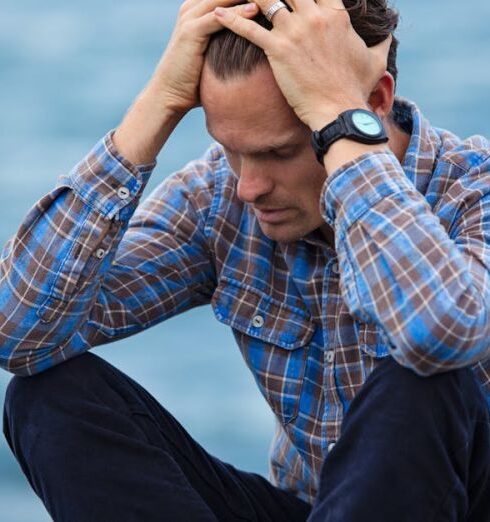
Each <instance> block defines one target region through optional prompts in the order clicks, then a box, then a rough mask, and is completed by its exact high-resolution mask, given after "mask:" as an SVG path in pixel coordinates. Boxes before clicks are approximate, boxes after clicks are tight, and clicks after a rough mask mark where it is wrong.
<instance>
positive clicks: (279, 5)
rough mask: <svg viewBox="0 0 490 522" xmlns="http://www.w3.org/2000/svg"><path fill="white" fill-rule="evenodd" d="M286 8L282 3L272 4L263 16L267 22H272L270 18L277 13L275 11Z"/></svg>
mask: <svg viewBox="0 0 490 522" xmlns="http://www.w3.org/2000/svg"><path fill="white" fill-rule="evenodd" d="M287 8H288V6H287V5H286V4H285V3H284V2H274V3H273V4H272V5H271V6H270V7H269V9H267V11H266V12H265V13H264V16H265V17H266V18H267V20H269V22H272V18H273V16H274V15H275V14H276V13H277V11H279V10H280V9H287Z"/></svg>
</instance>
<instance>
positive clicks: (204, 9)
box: [113, 0, 258, 165]
mask: <svg viewBox="0 0 490 522" xmlns="http://www.w3.org/2000/svg"><path fill="white" fill-rule="evenodd" d="M240 1H241V0H186V1H185V2H184V3H183V4H182V6H181V8H180V11H179V17H178V19H177V23H176V26H175V29H174V32H173V34H172V37H171V39H170V42H169V44H168V46H167V48H166V50H165V52H164V54H163V56H162V58H161V60H160V62H159V64H158V66H157V68H156V70H155V72H154V74H153V76H152V78H151V80H150V81H149V83H148V85H147V86H146V87H145V89H144V90H143V91H142V92H141V94H140V95H139V96H138V98H137V99H136V101H135V102H134V104H133V105H132V107H131V108H130V110H129V111H128V113H127V114H126V116H125V118H124V120H123V122H122V123H121V125H120V126H119V127H118V129H117V130H116V132H115V134H114V137H113V140H114V144H115V146H116V148H117V149H118V151H119V152H120V153H121V154H122V155H123V156H124V157H126V158H127V159H128V160H129V161H131V162H132V163H134V164H137V165H138V164H145V163H151V162H153V161H154V160H155V158H156V156H157V155H158V153H159V152H160V150H161V148H162V147H163V145H164V144H165V142H166V141H167V139H168V137H169V136H170V134H171V133H172V131H173V130H174V128H175V126H176V125H177V123H178V122H179V121H180V119H181V118H182V117H183V116H184V115H185V114H186V113H187V112H188V111H189V110H191V109H192V108H193V107H196V106H198V105H199V81H200V78H201V72H202V67H203V63H204V53H205V51H206V48H207V46H208V42H209V38H210V36H211V35H212V34H213V33H215V32H217V31H219V30H221V29H223V25H222V24H221V23H220V21H219V19H217V17H216V16H215V15H214V9H215V8H216V7H232V8H233V10H237V11H238V13H239V14H240V15H241V16H243V17H245V18H253V17H254V16H255V15H256V14H257V13H258V7H257V6H256V5H255V4H253V3H251V4H250V3H249V4H243V5H236V4H238V3H239V2H240Z"/></svg>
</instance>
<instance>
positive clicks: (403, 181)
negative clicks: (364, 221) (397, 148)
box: [320, 151, 415, 239]
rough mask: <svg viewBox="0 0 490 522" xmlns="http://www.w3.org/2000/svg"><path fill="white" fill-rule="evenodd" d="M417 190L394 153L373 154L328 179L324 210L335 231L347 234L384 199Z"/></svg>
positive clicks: (322, 204) (338, 171) (324, 214)
mask: <svg viewBox="0 0 490 522" xmlns="http://www.w3.org/2000/svg"><path fill="white" fill-rule="evenodd" d="M414 190H415V187H414V186H413V184H412V183H411V182H410V181H409V180H408V178H407V177H406V175H405V173H404V172H403V169H402V167H401V165H400V162H399V161H398V159H397V158H396V156H395V155H394V154H393V153H391V152H384V151H380V152H371V153H368V154H363V155H362V156H360V157H359V158H357V159H355V160H353V161H351V162H349V163H347V164H346V165H344V166H343V167H342V168H340V169H338V170H337V171H335V172H334V173H333V174H332V175H331V176H329V177H328V178H327V180H326V182H325V184H324V186H323V190H322V195H321V200H320V208H321V212H322V216H323V218H324V219H325V221H326V222H327V223H328V224H329V225H330V226H331V227H332V228H335V229H337V230H339V229H340V231H347V230H348V229H349V228H350V226H351V225H352V224H353V223H354V222H355V221H357V220H358V219H359V218H360V217H361V216H362V215H363V214H364V213H365V212H367V211H368V210H369V209H371V208H372V207H373V206H374V205H376V203H378V202H379V201H380V200H382V199H383V198H385V197H387V196H391V195H393V194H397V193H400V192H406V191H410V192H413V191H414ZM339 239H340V236H339Z"/></svg>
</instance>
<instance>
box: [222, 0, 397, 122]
mask: <svg viewBox="0 0 490 522" xmlns="http://www.w3.org/2000/svg"><path fill="white" fill-rule="evenodd" d="M256 3H257V4H258V5H259V7H260V8H261V10H262V11H263V12H264V13H265V12H266V11H267V9H268V8H269V7H270V6H271V5H272V4H273V3H274V0H257V1H256ZM289 5H290V6H291V8H292V10H293V11H292V12H289V11H288V10H287V9H281V10H279V11H278V12H277V13H276V14H275V15H274V17H273V19H272V23H273V29H272V30H271V31H268V30H267V29H264V28H263V27H261V26H259V25H258V24H257V23H255V22H254V21H252V20H247V19H245V18H244V17H243V16H241V15H240V14H239V13H237V12H233V11H231V10H230V9H226V8H217V9H216V11H215V14H216V17H217V18H218V19H219V20H220V21H221V23H222V24H223V25H224V26H225V27H227V28H228V29H230V30H232V31H233V32H235V33H237V34H238V35H240V36H243V37H244V38H246V39H248V40H250V41H251V42H252V43H254V44H255V45H257V46H258V47H261V48H262V49H263V50H264V51H265V53H266V55H267V57H268V60H269V63H270V65H271V67H272V71H273V73H274V76H275V79H276V81H277V83H278V85H279V87H280V89H281V91H282V93H283V94H284V96H285V98H286V99H287V101H288V103H289V105H290V106H291V107H292V108H293V109H294V110H295V112H296V114H297V116H298V117H299V118H300V119H301V120H302V121H303V123H305V124H306V125H308V126H309V127H310V128H311V129H312V130H316V129H319V128H321V127H323V126H324V125H326V124H327V123H328V122H329V121H333V120H334V119H335V118H336V117H337V116H338V115H339V114H340V113H341V112H343V111H344V110H348V109H353V108H368V104H367V102H368V99H369V95H370V94H371V92H372V90H373V89H374V87H375V86H376V84H377V82H378V81H379V79H380V78H381V77H382V76H383V74H384V73H385V72H386V69H387V58H388V52H389V48H390V44H391V40H392V37H391V36H390V37H389V38H387V39H386V40H385V41H384V42H382V43H380V44H379V45H377V46H374V47H371V48H368V47H367V45H366V44H365V42H364V41H363V40H362V38H361V37H360V36H359V35H358V34H357V33H356V31H355V30H354V28H353V27H352V24H351V22H350V18H349V14H348V12H347V11H346V9H345V7H344V4H343V3H342V0H317V1H316V2H315V1H314V0H289Z"/></svg>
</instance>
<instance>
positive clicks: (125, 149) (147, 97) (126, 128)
mask: <svg viewBox="0 0 490 522" xmlns="http://www.w3.org/2000/svg"><path fill="white" fill-rule="evenodd" d="M184 114H185V113H184V112H179V111H176V110H175V109H174V108H173V107H172V106H171V105H169V104H167V103H166V100H165V99H164V98H163V97H161V96H158V95H155V94H154V93H152V92H151V91H149V90H144V91H143V92H142V93H141V94H140V95H139V96H138V98H137V99H136V100H135V102H134V103H133V105H132V106H131V107H130V109H129V110H128V112H127V113H126V115H125V117H124V118H123V121H122V122H121V124H120V125H119V127H118V128H117V129H116V132H115V133H114V136H113V142H114V145H115V147H116V149H117V150H118V152H119V153H120V154H122V155H123V156H124V157H125V158H126V159H127V160H129V161H130V162H131V163H133V164H134V165H142V164H147V163H152V162H153V161H155V159H156V157H157V156H158V154H159V152H160V150H161V149H162V147H163V146H164V144H165V142H166V141H167V139H168V138H169V136H170V134H171V133H172V132H173V130H174V129H175V127H176V126H177V125H178V123H179V121H180V120H181V119H182V117H183V116H184Z"/></svg>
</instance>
